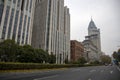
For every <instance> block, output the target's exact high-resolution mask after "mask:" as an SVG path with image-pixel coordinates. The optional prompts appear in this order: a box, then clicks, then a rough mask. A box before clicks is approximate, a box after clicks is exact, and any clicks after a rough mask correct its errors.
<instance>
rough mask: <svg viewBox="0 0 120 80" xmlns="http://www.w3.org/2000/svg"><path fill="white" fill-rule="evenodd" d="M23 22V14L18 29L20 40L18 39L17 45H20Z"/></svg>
mask: <svg viewBox="0 0 120 80" xmlns="http://www.w3.org/2000/svg"><path fill="white" fill-rule="evenodd" d="M22 20H23V13H22V12H21V16H20V23H19V28H18V36H17V37H18V39H17V43H18V44H20V37H21V31H22Z"/></svg>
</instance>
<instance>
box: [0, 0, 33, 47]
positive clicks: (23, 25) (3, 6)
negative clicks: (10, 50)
mask: <svg viewBox="0 0 120 80" xmlns="http://www.w3.org/2000/svg"><path fill="white" fill-rule="evenodd" d="M34 6H35V0H0V41H3V40H6V39H12V40H15V41H16V42H17V43H18V44H20V45H24V44H29V45H31V38H32V28H33V17H34Z"/></svg>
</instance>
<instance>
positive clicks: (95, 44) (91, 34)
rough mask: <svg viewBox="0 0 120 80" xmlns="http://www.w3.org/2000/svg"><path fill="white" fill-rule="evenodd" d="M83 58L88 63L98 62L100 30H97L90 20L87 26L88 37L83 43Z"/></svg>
mask: <svg viewBox="0 0 120 80" xmlns="http://www.w3.org/2000/svg"><path fill="white" fill-rule="evenodd" d="M83 45H84V49H85V57H86V59H87V60H88V61H95V60H99V59H100V56H101V55H102V52H101V38H100V29H97V27H96V25H95V23H94V21H93V20H92V19H91V21H90V23H89V26H88V36H86V37H85V40H84V41H83Z"/></svg>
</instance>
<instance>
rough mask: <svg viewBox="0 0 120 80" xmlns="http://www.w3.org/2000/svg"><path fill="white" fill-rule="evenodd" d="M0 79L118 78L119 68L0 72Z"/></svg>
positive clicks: (111, 79)
mask: <svg viewBox="0 0 120 80" xmlns="http://www.w3.org/2000/svg"><path fill="white" fill-rule="evenodd" d="M0 80H120V69H119V68H118V67H117V66H97V67H80V68H69V69H61V70H49V71H37V72H19V73H18V72H16V73H0Z"/></svg>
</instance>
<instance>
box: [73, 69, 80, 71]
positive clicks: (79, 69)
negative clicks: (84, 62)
mask: <svg viewBox="0 0 120 80" xmlns="http://www.w3.org/2000/svg"><path fill="white" fill-rule="evenodd" d="M75 71H80V69H74V70H72V72H75Z"/></svg>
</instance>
